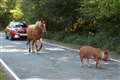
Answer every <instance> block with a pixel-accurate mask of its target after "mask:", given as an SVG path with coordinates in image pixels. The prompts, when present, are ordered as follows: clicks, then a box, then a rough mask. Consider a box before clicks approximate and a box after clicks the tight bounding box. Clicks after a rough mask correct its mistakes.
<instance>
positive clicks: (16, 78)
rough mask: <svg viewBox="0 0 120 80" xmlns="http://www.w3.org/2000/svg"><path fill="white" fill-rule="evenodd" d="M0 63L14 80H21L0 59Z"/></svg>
mask: <svg viewBox="0 0 120 80" xmlns="http://www.w3.org/2000/svg"><path fill="white" fill-rule="evenodd" d="M0 63H1V64H2V65H3V66H4V67H5V68H6V69H7V70H8V72H9V73H10V74H11V75H12V76H13V77H14V78H15V80H21V79H20V78H19V77H18V76H17V75H16V74H15V73H14V72H13V71H12V70H11V69H10V68H9V67H8V66H7V64H6V63H5V62H4V61H3V60H2V59H0Z"/></svg>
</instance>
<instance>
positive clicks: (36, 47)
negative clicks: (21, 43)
mask: <svg viewBox="0 0 120 80" xmlns="http://www.w3.org/2000/svg"><path fill="white" fill-rule="evenodd" d="M37 44H38V43H37V41H35V50H36V51H38V45H37Z"/></svg>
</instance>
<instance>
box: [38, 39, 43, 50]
mask: <svg viewBox="0 0 120 80" xmlns="http://www.w3.org/2000/svg"><path fill="white" fill-rule="evenodd" d="M39 42H40V47H39V48H38V49H37V51H40V50H41V49H42V47H43V44H42V38H41V39H40V40H39Z"/></svg>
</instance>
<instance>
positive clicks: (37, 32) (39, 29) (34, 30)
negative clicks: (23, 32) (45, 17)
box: [27, 21, 46, 52]
mask: <svg viewBox="0 0 120 80" xmlns="http://www.w3.org/2000/svg"><path fill="white" fill-rule="evenodd" d="M45 32H46V25H45V22H42V21H37V22H36V23H35V24H34V25H28V28H27V44H28V45H29V46H28V47H29V52H31V47H32V52H35V51H40V50H41V48H42V41H41V40H40V39H42V37H43V35H44V33H45ZM37 41H39V42H40V44H41V45H40V46H39V48H38V45H37ZM34 47H35V50H34Z"/></svg>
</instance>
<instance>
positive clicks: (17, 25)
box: [5, 21, 27, 40]
mask: <svg viewBox="0 0 120 80" xmlns="http://www.w3.org/2000/svg"><path fill="white" fill-rule="evenodd" d="M26 30H27V25H26V24H25V23H22V22H15V21H12V22H10V23H9V24H8V26H7V27H6V28H5V37H6V39H10V40H13V39H21V38H24V39H25V38H26V37H27V32H26Z"/></svg>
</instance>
